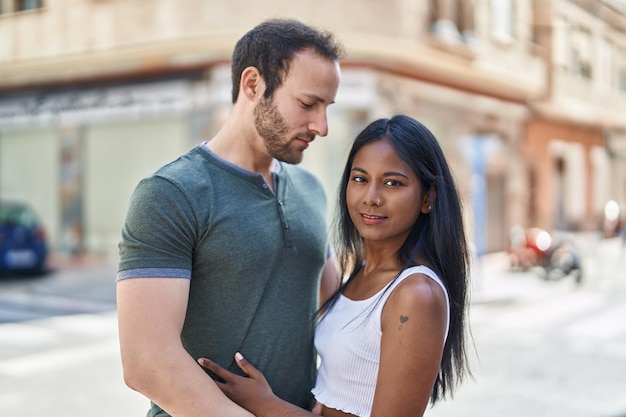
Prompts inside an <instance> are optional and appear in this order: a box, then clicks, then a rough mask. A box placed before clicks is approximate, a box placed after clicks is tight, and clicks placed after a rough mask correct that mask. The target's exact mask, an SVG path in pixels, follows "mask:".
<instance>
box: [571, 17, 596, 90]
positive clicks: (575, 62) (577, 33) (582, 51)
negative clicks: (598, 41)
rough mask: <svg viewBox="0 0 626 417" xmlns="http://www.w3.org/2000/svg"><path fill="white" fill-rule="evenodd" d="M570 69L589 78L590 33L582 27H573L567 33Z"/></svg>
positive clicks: (590, 75)
mask: <svg viewBox="0 0 626 417" xmlns="http://www.w3.org/2000/svg"><path fill="white" fill-rule="evenodd" d="M569 41H570V70H571V71H572V72H573V73H574V74H579V75H582V76H583V78H587V79H591V77H592V75H593V74H592V68H591V34H590V33H589V31H587V30H585V29H583V28H573V29H571V31H570V33H569Z"/></svg>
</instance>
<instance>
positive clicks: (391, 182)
mask: <svg viewBox="0 0 626 417" xmlns="http://www.w3.org/2000/svg"><path fill="white" fill-rule="evenodd" d="M385 185H389V186H391V187H397V186H401V185H402V183H401V182H400V181H398V180H386V181H385Z"/></svg>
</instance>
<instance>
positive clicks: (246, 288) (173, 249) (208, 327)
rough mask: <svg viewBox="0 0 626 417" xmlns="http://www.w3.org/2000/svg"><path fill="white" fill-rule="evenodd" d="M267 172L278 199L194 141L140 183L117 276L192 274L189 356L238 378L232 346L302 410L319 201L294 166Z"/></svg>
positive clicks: (319, 237) (309, 365)
mask: <svg viewBox="0 0 626 417" xmlns="http://www.w3.org/2000/svg"><path fill="white" fill-rule="evenodd" d="M274 175H275V184H276V187H275V193H274V192H273V191H272V190H271V189H270V188H269V187H268V186H267V184H266V183H265V181H264V179H263V177H262V176H261V175H260V174H256V173H251V172H248V171H245V170H243V169H241V168H239V167H236V166H234V165H232V164H230V163H228V162H226V161H223V160H221V159H219V158H217V157H216V156H215V155H213V154H212V153H211V152H209V151H208V149H207V148H206V147H205V146H204V145H199V146H197V147H195V148H193V149H192V150H190V151H189V152H187V153H186V154H185V155H183V156H181V157H180V158H178V159H177V160H175V161H174V162H172V163H170V164H168V165H166V166H164V167H163V168H161V169H159V170H158V171H157V172H156V173H155V174H154V175H153V176H151V177H149V178H146V179H144V180H142V181H141V182H140V184H139V185H138V186H137V188H136V190H135V192H134V194H133V196H132V198H131V201H130V207H129V211H128V215H127V218H126V222H125V225H124V228H123V231H122V241H121V243H120V264H119V271H118V279H128V278H137V277H172V278H190V279H191V283H190V285H191V286H190V294H189V305H188V308H187V315H186V319H185V324H184V327H183V331H182V341H183V344H184V346H185V348H186V349H187V351H188V352H189V353H190V355H191V356H192V357H193V358H195V359H197V358H199V357H208V358H210V359H212V360H214V361H216V362H217V363H219V364H221V365H222V366H224V367H226V368H228V369H230V370H231V371H234V372H238V373H241V371H239V369H238V368H237V366H236V365H235V363H234V360H233V355H234V354H235V352H237V351H240V352H241V353H242V354H243V355H244V356H246V358H247V359H248V360H249V361H250V362H251V363H252V364H253V365H255V366H256V367H257V368H258V369H260V370H261V371H262V372H263V373H264V374H265V376H266V378H267V380H268V381H269V383H270V385H271V386H272V389H273V391H274V393H275V394H276V395H278V396H279V397H281V398H283V399H285V400H287V401H289V402H292V403H294V404H296V405H298V406H300V407H304V408H307V407H310V406H311V401H312V397H311V394H310V390H311V388H312V387H313V385H314V383H315V369H316V367H315V352H314V347H313V331H314V317H313V315H314V311H315V309H316V307H317V301H318V284H319V278H320V274H321V270H322V267H323V265H324V262H325V258H326V256H325V255H326V251H327V245H328V242H327V232H328V230H327V223H326V199H325V196H324V192H323V189H322V187H321V185H320V183H319V181H318V180H317V179H316V178H315V177H313V176H312V175H311V174H310V173H308V172H306V171H305V170H303V169H301V168H299V167H297V166H293V165H289V164H281V170H280V172H278V173H277V174H274ZM160 279H166V278H160ZM153 409H155V410H158V407H154V406H153ZM153 413H155V412H154V411H153Z"/></svg>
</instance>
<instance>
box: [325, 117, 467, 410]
mask: <svg viewBox="0 0 626 417" xmlns="http://www.w3.org/2000/svg"><path fill="white" fill-rule="evenodd" d="M383 139H385V140H388V141H389V143H390V144H391V145H392V147H393V148H394V149H395V151H396V153H397V154H398V156H399V157H400V158H401V159H402V160H403V161H404V162H406V163H407V164H408V165H409V166H410V167H411V168H412V169H413V171H414V172H415V174H416V176H417V178H418V179H419V181H420V185H421V187H422V193H428V194H429V197H430V199H429V201H430V203H431V206H432V210H431V211H430V213H428V214H420V216H419V217H418V219H417V221H416V222H415V224H414V225H413V229H412V230H411V232H410V233H409V235H408V237H407V239H406V241H405V242H404V244H403V245H402V247H401V248H400V249H399V251H398V253H397V256H398V262H399V264H400V265H404V268H403V269H405V268H408V267H411V266H415V265H416V259H418V258H419V259H424V260H425V261H426V262H428V263H429V266H430V267H431V268H432V269H433V270H434V271H435V272H436V273H437V275H439V277H440V278H441V280H442V281H443V284H444V285H445V287H446V290H447V291H448V296H449V299H450V328H449V332H448V337H447V340H446V344H445V346H444V350H443V357H442V360H441V368H440V372H439V374H438V376H437V379H436V381H435V385H434V387H433V391H432V393H431V404H434V403H435V402H437V401H438V400H439V399H442V398H445V397H446V395H448V394H452V391H453V390H454V388H455V387H456V386H457V385H458V383H460V382H461V380H462V379H463V377H464V376H465V375H466V374H470V371H469V366H468V363H467V354H466V349H465V338H466V336H467V335H466V321H467V313H466V307H467V304H468V300H467V298H468V281H469V279H468V275H469V253H468V246H467V241H466V237H465V229H464V226H463V214H462V208H461V201H460V198H459V193H458V190H457V187H456V184H455V182H454V178H453V177H452V174H451V172H450V169H449V167H448V163H447V162H446V159H445V156H444V154H443V151H442V150H441V147H440V146H439V143H438V142H437V139H436V138H435V136H434V135H433V134H432V133H431V132H430V130H428V129H427V128H426V127H425V126H424V125H423V124H421V123H420V122H418V121H416V120H414V119H413V118H411V117H409V116H405V115H396V116H394V117H392V118H390V119H379V120H376V121H374V122H372V123H371V124H370V125H369V126H367V127H366V128H365V129H364V130H363V131H362V132H361V133H359V135H358V136H357V137H356V139H355V140H354V143H353V145H352V149H351V150H350V153H349V155H348V160H347V162H346V166H345V168H344V171H343V175H342V177H341V183H340V187H339V204H338V215H337V217H336V220H335V224H336V226H337V227H335V228H334V230H336V236H334V237H335V241H336V242H335V246H336V250H337V256H338V259H339V262H340V265H341V271H342V276H344V277H348V279H347V280H346V281H345V282H344V283H343V284H342V285H341V288H339V290H338V291H336V292H335V293H334V294H333V295H332V296H331V297H330V299H328V300H327V301H326V302H325V303H324V304H323V305H322V306H321V308H320V310H319V315H320V316H322V317H323V314H324V313H325V312H327V311H328V310H330V309H331V308H332V306H333V305H334V303H335V302H336V300H337V298H338V297H339V295H340V294H341V292H342V291H343V289H344V288H345V287H346V286H347V285H348V284H349V283H350V281H351V280H352V279H353V278H354V276H355V275H356V274H357V272H358V271H359V270H360V269H361V268H362V267H363V262H364V256H365V252H364V244H363V238H361V236H360V235H359V232H358V230H357V228H356V227H355V226H354V223H353V222H352V219H351V218H350V214H349V212H348V206H347V204H346V189H347V185H348V181H349V180H350V171H351V169H352V164H353V161H354V157H355V155H356V153H357V152H358V151H359V149H361V147H363V146H364V145H367V144H368V143H372V142H376V141H379V140H383ZM415 204H416V205H417V206H421V205H422V202H421V201H415Z"/></svg>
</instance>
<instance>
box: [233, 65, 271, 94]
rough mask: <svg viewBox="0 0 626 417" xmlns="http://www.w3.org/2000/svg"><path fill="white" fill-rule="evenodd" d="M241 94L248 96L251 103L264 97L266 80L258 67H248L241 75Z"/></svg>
mask: <svg viewBox="0 0 626 417" xmlns="http://www.w3.org/2000/svg"><path fill="white" fill-rule="evenodd" d="M239 91H240V94H243V95H245V96H246V98H247V99H248V100H250V101H255V100H257V99H259V98H260V97H262V96H263V92H265V80H263V77H262V76H261V73H260V72H259V70H258V69H257V68H256V67H248V68H246V69H245V70H243V72H242V73H241V85H240V86H239Z"/></svg>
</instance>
